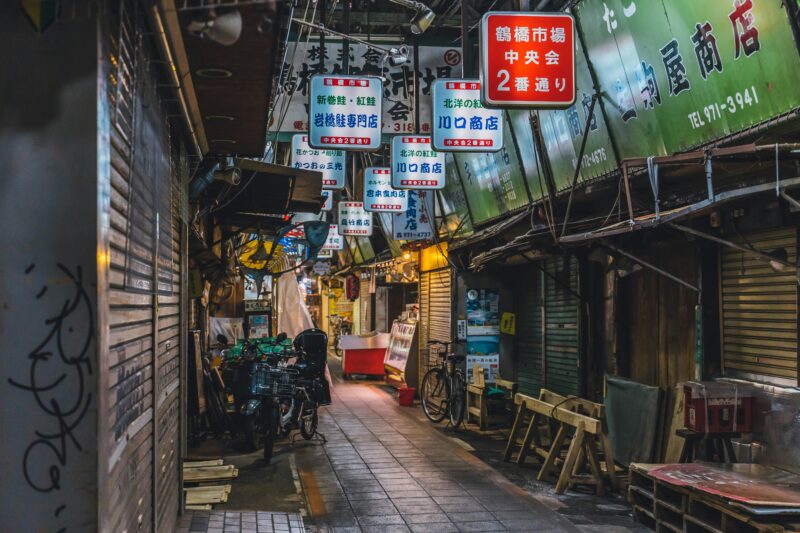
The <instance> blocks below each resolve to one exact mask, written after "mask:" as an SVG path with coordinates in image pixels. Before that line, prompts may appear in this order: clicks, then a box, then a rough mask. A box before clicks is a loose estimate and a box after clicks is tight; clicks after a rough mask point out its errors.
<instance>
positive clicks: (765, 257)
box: [669, 222, 797, 268]
mask: <svg viewBox="0 0 800 533" xmlns="http://www.w3.org/2000/svg"><path fill="white" fill-rule="evenodd" d="M669 225H670V226H672V227H673V228H675V229H677V230H679V231H683V232H684V233H688V234H690V235H694V236H696V237H700V238H702V239H708V240H709V241H714V242H718V243H720V244H723V245H725V246H728V247H730V248H735V249H737V250H739V251H742V252H745V253H748V254H751V255H753V256H754V257H757V258H759V259H761V260H762V261H767V262H775V263H780V264H781V265H784V266H788V267H791V268H797V265H793V264H791V263H788V262H786V261H782V260H780V259H778V258H776V257H772V256H771V255H769V254H765V253H764V252H759V251H758V250H756V249H754V248H748V247H747V246H742V245H741V244H736V243H735V242H731V241H727V240H725V239H722V238H720V237H716V236H714V235H710V234H708V233H704V232H702V231H698V230H696V229H694V228H690V227H689V226H684V225H683V224H676V223H674V222H672V223H670V224H669Z"/></svg>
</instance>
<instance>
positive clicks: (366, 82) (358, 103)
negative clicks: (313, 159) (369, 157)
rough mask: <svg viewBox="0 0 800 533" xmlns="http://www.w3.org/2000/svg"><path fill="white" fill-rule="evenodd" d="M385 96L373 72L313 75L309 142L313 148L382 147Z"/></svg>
mask: <svg viewBox="0 0 800 533" xmlns="http://www.w3.org/2000/svg"><path fill="white" fill-rule="evenodd" d="M382 97H383V84H382V82H381V79H380V78H377V77H374V76H343V75H338V76H334V75H331V74H317V75H316V76H312V77H311V94H310V97H309V106H308V109H309V112H308V114H309V124H308V143H309V144H310V145H311V146H312V147H314V148H346V149H347V150H375V149H376V148H379V147H380V145H381V109H382V108H383V99H382Z"/></svg>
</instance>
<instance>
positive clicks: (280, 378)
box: [255, 365, 300, 397]
mask: <svg viewBox="0 0 800 533" xmlns="http://www.w3.org/2000/svg"><path fill="white" fill-rule="evenodd" d="M299 382H300V373H299V372H298V371H297V370H293V369H289V368H273V367H270V366H268V365H258V368H257V370H256V381H255V383H256V391H257V393H258V394H264V395H268V396H279V397H291V396H292V395H293V394H294V391H295V388H296V387H297V385H298V383H299Z"/></svg>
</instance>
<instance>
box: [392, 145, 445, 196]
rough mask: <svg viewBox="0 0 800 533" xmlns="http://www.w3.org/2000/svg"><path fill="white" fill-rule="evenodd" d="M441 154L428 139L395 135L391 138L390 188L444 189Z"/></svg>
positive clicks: (442, 158)
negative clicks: (432, 146)
mask: <svg viewBox="0 0 800 533" xmlns="http://www.w3.org/2000/svg"><path fill="white" fill-rule="evenodd" d="M444 178H445V174H444V153H439V152H436V151H434V150H433V149H432V148H431V138H430V137H423V136H420V135H410V136H405V135H398V136H397V137H395V138H393V139H392V187H394V188H395V189H444V181H445V180H444Z"/></svg>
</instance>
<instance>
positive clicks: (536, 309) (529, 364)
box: [516, 269, 543, 396]
mask: <svg viewBox="0 0 800 533" xmlns="http://www.w3.org/2000/svg"><path fill="white" fill-rule="evenodd" d="M541 277H542V273H541V271H540V270H538V269H535V270H532V271H529V272H527V273H526V274H525V275H524V276H523V279H522V283H521V284H520V287H519V289H520V294H519V299H518V305H517V310H516V312H517V334H516V343H517V382H518V383H519V391H520V392H521V393H523V394H528V395H531V396H536V395H538V394H539V389H541V387H542V378H543V376H542V292H541Z"/></svg>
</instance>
